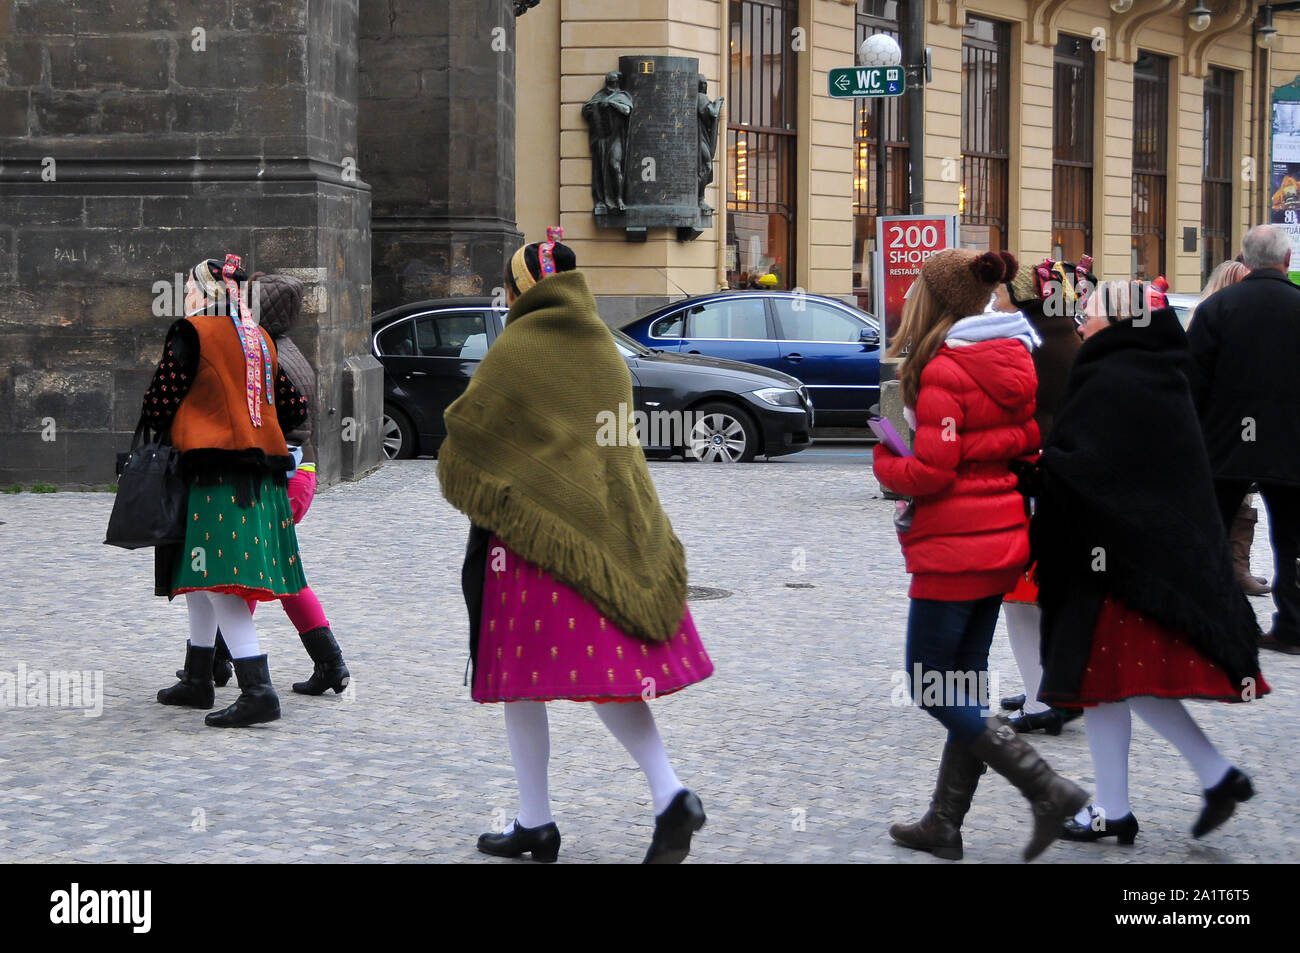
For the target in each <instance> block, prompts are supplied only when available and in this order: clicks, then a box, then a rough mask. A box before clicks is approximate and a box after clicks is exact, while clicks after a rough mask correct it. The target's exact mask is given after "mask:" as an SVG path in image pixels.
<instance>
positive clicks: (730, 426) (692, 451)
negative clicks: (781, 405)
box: [682, 403, 758, 463]
mask: <svg viewBox="0 0 1300 953" xmlns="http://www.w3.org/2000/svg"><path fill="white" fill-rule="evenodd" d="M691 419H692V420H694V421H695V423H694V425H692V427H691V432H690V434H689V436H688V437H687V440H688V443H687V445H686V447H685V448H684V450H683V453H682V456H683V457H685V458H686V459H687V460H699V461H701V462H703V463H748V462H749V461H750V460H753V459H754V455H755V454H756V453H758V428H757V427H756V426H754V422H753V421H752V420H751V419H750V417H749V414H747V413H745V412H744V411H743V410H741V409H740V408H739V407H735V406H733V405H732V404H722V403H716V404H703V405H701V406H699V407H697V408H695V410H694V411H692V412H691Z"/></svg>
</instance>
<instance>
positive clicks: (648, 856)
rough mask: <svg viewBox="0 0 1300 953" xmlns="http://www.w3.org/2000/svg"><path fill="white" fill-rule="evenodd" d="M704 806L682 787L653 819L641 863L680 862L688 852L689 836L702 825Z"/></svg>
mask: <svg viewBox="0 0 1300 953" xmlns="http://www.w3.org/2000/svg"><path fill="white" fill-rule="evenodd" d="M704 821H705V817H704V805H703V804H701V803H700V799H699V798H698V797H696V796H695V795H694V794H692V793H691V792H690V791H687V790H685V789H683V790H681V791H678V792H677V796H676V797H674V798H673V800H672V803H671V804H669V805H668V807H667V808H666V809H665V810H664V812H663V813H662V814H660V815H659V816H658V817H656V818H655V834H654V837H653V838H651V840H650V849H649V850H647V851H646V853H645V860H643V861H642V863H643V864H680V863H681V862H682V861H683V860H685V859H686V855H687V854H689V853H690V852H691V835H692V834H694V833H695V832H696V831H698V830H699V829H700V828H701V827H703V826H704Z"/></svg>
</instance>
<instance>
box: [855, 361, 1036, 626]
mask: <svg viewBox="0 0 1300 953" xmlns="http://www.w3.org/2000/svg"><path fill="white" fill-rule="evenodd" d="M1037 386H1038V379H1037V375H1035V373H1034V362H1033V360H1032V358H1031V357H1030V355H1029V351H1028V349H1027V348H1026V347H1025V346H1024V344H1022V343H1020V342H1019V341H1016V340H1013V339H1011V338H995V339H993V340H988V341H982V342H979V343H977V344H970V345H963V346H960V347H951V346H949V345H946V344H945V345H944V346H943V347H941V348H940V349H939V351H938V353H937V354H936V355H935V356H934V358H933V359H932V360H931V361H930V363H929V364H927V365H926V367H925V370H924V371H922V372H921V391H920V397H919V399H918V400H917V407H916V424H917V427H916V441H915V444H914V447H913V452H914V453H915V454H916V455H915V456H913V457H899V456H896V455H894V454H893V453H891V452H890V451H889V450H888V449H886V448H885V446H884V445H883V444H877V445H876V450H875V470H876V477H877V478H878V479H879V480H880V483H881V485H882V486H884V487H886V488H888V489H890V490H893V491H894V492H895V493H900V494H903V495H905V496H910V497H913V498H914V500H915V503H916V512H915V515H914V517H913V519H912V528H911V529H910V530H909V531H908V532H907V533H905V534H900V536H899V538H900V540H901V541H902V544H903V556H904V558H905V560H906V562H907V571H908V572H910V573H911V574H912V586H911V590H910V595H911V596H912V598H914V599H941V600H947V601H963V600H967V599H982V598H984V597H985V596H992V595H997V594H1000V593H1006V592H1010V591H1011V590H1012V589H1014V588H1015V586H1016V581H1017V580H1018V579H1019V578H1020V576H1021V574H1022V573H1023V572H1024V570H1025V567H1026V565H1027V564H1028V562H1029V535H1028V530H1029V517H1028V515H1027V514H1026V512H1025V501H1024V497H1022V496H1021V495H1020V493H1019V491H1018V490H1017V489H1016V482H1017V480H1016V477H1015V475H1014V474H1013V473H1012V472H1011V469H1010V466H1009V464H1010V461H1012V460H1014V459H1016V458H1018V457H1032V455H1033V454H1034V452H1035V451H1037V449H1038V440H1039V437H1038V425H1037V424H1036V423H1034V393H1035V390H1036V389H1037Z"/></svg>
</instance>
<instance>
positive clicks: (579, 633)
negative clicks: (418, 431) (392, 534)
mask: <svg viewBox="0 0 1300 953" xmlns="http://www.w3.org/2000/svg"><path fill="white" fill-rule="evenodd" d="M498 547H500V550H498ZM488 551H489V553H491V554H494V555H492V556H489V559H488V569H487V577H486V579H485V580H484V587H483V616H482V621H481V623H480V629H479V644H478V658H477V664H476V666H475V674H474V691H473V698H474V700H475V701H476V702H509V701H552V700H555V699H567V700H569V701H579V702H616V701H642V700H646V701H648V700H650V699H653V698H655V697H656V696H658V695H669V694H671V693H673V692H676V691H680V690H681V689H683V688H685V687H686V686H687V685H693V684H694V683H695V682H699V681H703V680H704V679H706V678H708V677H709V676H710V675H712V674H713V662H712V661H710V659H709V656H708V653H706V652H705V651H704V645H703V643H702V642H700V637H699V634H698V633H697V632H696V631H695V623H694V622H693V621H692V620H691V612H690V609H689V608H688V609H686V611H685V615H684V616H683V617H682V622H681V625H680V626H679V627H678V629H677V634H676V635H674V636H673V637H672V639H670V640H669V641H667V642H658V643H656V642H647V641H645V640H643V639H638V638H635V637H634V636H630V635H627V634H626V633H625V632H623V631H622V630H621V629H619V628H618V627H617V626H615V625H614V624H613V623H612V622H610V621H609V620H608V619H606V618H605V617H604V616H602V615H601V614H600V612H599V611H598V610H597V609H596V608H595V607H594V606H592V605H591V604H590V603H588V602H587V601H586V600H585V599H583V598H582V596H580V595H578V593H576V592H575V591H574V590H572V589H570V588H569V587H568V586H566V585H564V584H563V583H561V582H559V581H557V580H556V579H554V578H553V577H552V576H551V574H550V573H548V572H546V571H545V570H543V569H542V568H541V567H539V566H537V565H535V564H534V563H530V562H528V561H527V560H525V559H522V558H521V557H519V556H517V555H516V554H515V553H513V552H511V551H510V549H509V548H508V547H507V546H505V545H504V544H503V543H502V542H501V541H500V540H499V539H497V538H496V537H495V536H494V537H492V543H491V546H490V548H489V550H488ZM502 551H503V552H504V558H503V559H500V560H499V562H500V563H501V565H494V558H496V557H495V554H497V553H499V552H502Z"/></svg>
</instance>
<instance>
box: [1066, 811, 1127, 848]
mask: <svg viewBox="0 0 1300 953" xmlns="http://www.w3.org/2000/svg"><path fill="white" fill-rule="evenodd" d="M1088 815H1089V817H1091V818H1093V821H1094V823H1091V824H1080V823H1079V822H1078V821H1076V820H1075V819H1074V818H1070V819H1069V820H1068V821H1066V822H1065V833H1063V834H1062V835H1061V836H1062V837H1063V838H1065V839H1066V840H1072V841H1080V842H1086V843H1091V842H1093V841H1099V840H1101V839H1102V838H1103V837H1113V838H1115V839H1116V840H1117V841H1118V842H1119V843H1120V844H1121V845H1122V846H1124V847H1132V846H1133V841H1135V840H1136V839H1137V836H1138V829H1139V828H1138V821H1137V818H1136V817H1134V816H1133V813H1132V812H1131V811H1130V812H1129V813H1128V814H1125V815H1124V816H1123V817H1117V818H1115V819H1114V820H1110V819H1108V818H1105V817H1103V816H1102V815H1101V814H1099V813H1098V812H1097V809H1096V808H1095V807H1092V806H1089V807H1088ZM1096 821H1100V822H1101V823H1100V824H1098V823H1095V822H1096Z"/></svg>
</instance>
